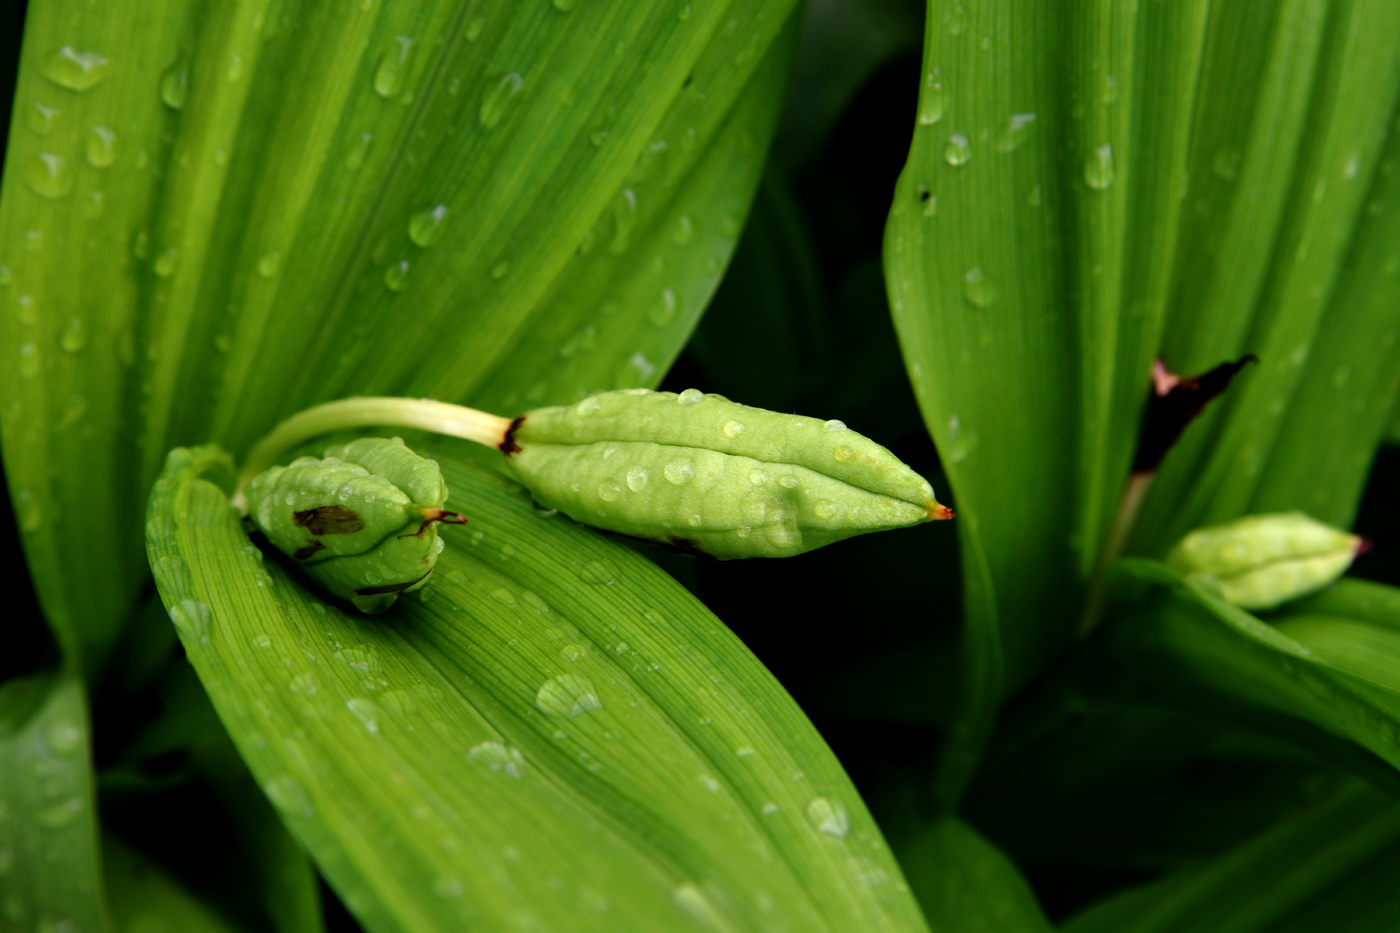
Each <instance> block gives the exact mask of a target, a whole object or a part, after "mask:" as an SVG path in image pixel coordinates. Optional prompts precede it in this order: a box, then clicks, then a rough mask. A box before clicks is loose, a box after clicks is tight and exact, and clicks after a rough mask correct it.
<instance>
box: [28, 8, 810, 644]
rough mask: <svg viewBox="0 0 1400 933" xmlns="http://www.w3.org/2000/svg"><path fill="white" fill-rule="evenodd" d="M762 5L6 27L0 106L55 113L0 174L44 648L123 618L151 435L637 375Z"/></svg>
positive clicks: (718, 189)
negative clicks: (7, 79)
mask: <svg viewBox="0 0 1400 933" xmlns="http://www.w3.org/2000/svg"><path fill="white" fill-rule="evenodd" d="M794 6H795V4H794V2H793V0H766V2H762V3H737V2H735V3H727V4H721V5H690V4H685V3H671V4H662V5H658V4H645V3H643V4H633V5H625V6H618V5H615V4H606V3H577V4H576V3H558V4H553V5H551V4H545V3H537V4H530V5H528V6H518V5H500V4H498V5H495V8H493V9H485V8H483V7H481V5H479V4H463V3H460V2H449V0H439V2H435V0H418V2H412V3H394V4H383V3H379V4H376V3H369V4H366V5H362V6H360V7H357V8H355V9H354V10H352V11H348V12H347V11H345V10H343V9H342V8H341V7H340V6H339V5H336V4H330V3H326V2H318V0H290V2H287V3H276V4H274V3H271V2H270V0H249V2H244V3H239V4H235V5H232V6H230V5H227V4H213V3H201V2H196V0H184V2H181V3H179V4H176V5H173V6H170V5H167V6H166V7H163V8H162V9H161V11H160V15H159V16H153V15H152V14H151V13H150V12H149V10H148V9H147V8H146V7H145V6H143V5H141V4H139V3H136V2H133V0H126V2H117V3H112V4H107V5H105V6H103V7H101V8H87V7H71V6H70V5H67V4H64V3H62V2H59V0H48V2H43V3H36V4H34V5H32V6H31V8H30V9H29V13H28V18H27V22H26V37H25V45H24V50H23V55H22V59H21V62H20V73H19V81H18V85H17V99H18V100H19V101H20V104H21V107H22V108H29V109H33V108H34V107H35V106H36V105H42V108H43V109H42V110H36V111H35V113H39V114H41V115H43V114H49V113H50V112H51V111H56V113H54V115H53V116H52V117H51V118H50V117H45V118H44V121H43V123H42V126H40V127H39V129H36V130H32V131H30V132H19V133H16V134H15V136H14V138H13V139H12V141H11V145H10V147H9V150H8V152H7V170H6V173H5V180H4V188H3V194H4V197H3V200H0V268H3V272H0V283H3V284H0V291H3V294H4V296H5V301H6V303H7V305H8V304H9V303H10V302H14V306H15V308H16V309H17V312H18V313H15V314H11V313H6V314H5V315H0V354H3V356H4V358H5V359H6V360H8V361H10V362H9V363H8V364H7V365H5V366H4V367H0V395H3V397H4V405H3V406H0V418H3V425H2V426H3V429H4V444H5V461H6V469H7V472H8V476H9V478H10V481H11V487H12V489H13V490H14V495H15V501H16V505H17V508H18V511H19V514H20V518H21V524H22V527H23V529H24V531H25V539H26V548H27V551H28V554H29V558H30V562H31V566H32V568H33V571H34V575H35V578H36V580H37V581H38V584H39V588H40V590H41V598H42V601H43V604H44V606H45V611H46V613H47V615H48V616H49V618H50V621H51V623H52V624H53V625H54V626H55V628H56V630H57V632H58V633H59V637H60V640H61V641H62V643H63V646H64V648H65V650H66V651H67V653H68V654H69V656H72V657H77V656H78V653H79V652H80V650H81V651H82V652H83V654H84V664H85V665H86V666H87V667H88V669H89V670H95V669H96V668H97V667H98V666H99V665H100V663H101V661H102V659H103V658H104V656H105V655H106V653H107V650H108V648H109V646H110V644H111V642H112V641H113V640H114V638H115V637H116V634H117V632H118V631H119V630H120V628H121V627H122V626H123V625H124V624H125V619H126V616H127V613H128V612H129V610H130V608H131V606H132V604H133V601H134V597H135V593H136V589H137V588H138V587H139V586H140V585H141V583H142V581H143V580H144V574H145V571H144V568H143V564H142V561H141V550H140V538H139V529H140V526H141V512H140V509H141V506H142V503H143V502H144V500H145V497H146V492H147V490H148V488H149V484H150V483H151V481H152V480H153V479H154V477H155V474H156V472H157V470H158V468H159V466H160V463H161V460H162V458H163V457H164V455H165V452H166V450H167V449H168V448H169V447H170V446H171V445H172V444H176V443H194V442H202V441H206V440H215V441H217V442H219V443H222V444H224V445H225V446H227V447H229V448H230V449H233V450H235V451H238V450H242V449H244V448H245V447H246V446H247V445H248V444H249V443H250V442H251V441H252V440H254V439H255V438H256V437H257V436H259V435H260V434H261V433H263V432H264V431H266V430H267V429H268V428H269V427H270V426H271V425H272V424H274V423H275V422H276V421H277V420H278V419H280V418H281V417H283V416H285V415H287V414H290V413H291V412H293V411H295V410H297V409H299V408H302V407H305V406H306V405H307V404H309V403H312V402H315V401H320V400H325V399H330V398H336V397H339V396H344V395H347V394H355V393H360V394H405V395H431V396H434V397H438V398H444V399H456V400H474V401H476V402H478V403H480V404H483V405H485V406H487V407H492V406H505V405H519V406H520V408H522V409H523V408H526V407H533V405H535V404H546V403H552V402H567V401H570V400H571V399H572V398H574V397H575V395H576V393H578V392H585V393H586V392H591V391H594V390H596V389H599V388H610V387H614V386H617V385H639V384H654V383H655V382H656V381H658V380H659V379H660V377H661V374H662V373H663V372H664V370H665V367H666V366H667V365H669V363H670V361H671V360H672V359H673V358H674V357H675V355H676V354H677V352H678V351H679V348H680V346H681V344H682V342H683V341H684V339H685V337H686V335H687V334H688V333H689V331H690V330H691V328H692V327H693V326H694V323H695V320H696V318H697V317H698V315H699V314H700V311H701V310H702V309H703V307H704V305H705V303H706V301H707V300H708V298H709V295H710V293H711V292H712V291H713V289H714V288H715V286H716V284H717V282H718V279H719V275H720V273H721V272H722V271H723V268H724V265H725V263H726V262H727V261H728V257H729V255H730V253H731V252H732V249H733V246H734V243H735V240H736V238H737V236H738V233H739V230H740V227H741V226H742V223H743V219H744V215H745V213H746V212H747V208H748V203H749V200H750V199H751V197H752V194H753V191H754V189H755V187H756V185H757V183H758V177H759V173H760V170H761V165H762V161H763V156H764V153H765V151H766V149H767V144H768V139H769V137H770V135H771V132H772V127H773V125H774V123H775V121H776V118H777V106H778V102H779V100H780V98H781V95H782V92H783V88H784V86H785V75H786V70H787V64H788V62H789V60H790V56H791V51H792V47H793V45H794V39H795V36H796V28H795V25H796V20H795V17H794V15H793V10H794ZM75 268H80V269H82V275H74V274H73V270H74V269H75ZM505 413H507V414H513V413H514V412H513V411H507V412H505ZM78 463H81V464H82V465H83V468H82V469H67V468H64V469H58V470H55V469H54V466H55V464H65V465H66V464H78ZM71 503H81V504H82V505H81V508H77V507H73V506H72V505H70V504H71ZM78 540H82V541H83V546H82V547H81V548H77V547H73V546H72V542H74V541H78ZM75 581H82V584H81V585H76V582H75Z"/></svg>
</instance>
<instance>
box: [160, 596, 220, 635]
mask: <svg viewBox="0 0 1400 933" xmlns="http://www.w3.org/2000/svg"><path fill="white" fill-rule="evenodd" d="M213 618H214V616H213V613H212V612H211V611H210V610H209V607H208V606H207V605H205V604H204V603H202V602H200V601H199V600H197V599H182V600H180V601H179V602H178V603H176V604H175V605H174V606H171V607H170V621H171V622H174V623H175V628H177V629H178V630H179V631H180V633H181V634H182V635H184V636H185V637H186V638H193V639H197V640H198V641H199V643H200V644H202V645H207V644H209V630H210V627H211V625H212V622H213Z"/></svg>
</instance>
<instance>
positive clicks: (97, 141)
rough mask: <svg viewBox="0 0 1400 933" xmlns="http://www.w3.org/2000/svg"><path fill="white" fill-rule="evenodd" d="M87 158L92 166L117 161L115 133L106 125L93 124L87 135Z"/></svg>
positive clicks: (98, 166)
mask: <svg viewBox="0 0 1400 933" xmlns="http://www.w3.org/2000/svg"><path fill="white" fill-rule="evenodd" d="M87 160H88V165H91V166H92V167H93V168H106V167H107V166H109V165H111V164H112V163H113V162H115V161H117V134H116V133H115V132H114V131H113V130H112V129H111V128H110V127H106V126H94V127H93V128H92V131H91V132H90V133H88V137H87Z"/></svg>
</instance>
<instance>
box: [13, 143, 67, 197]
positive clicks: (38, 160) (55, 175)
mask: <svg viewBox="0 0 1400 933" xmlns="http://www.w3.org/2000/svg"><path fill="white" fill-rule="evenodd" d="M23 174H24V183H25V184H26V185H28V186H29V190H30V191H33V192H34V193H35V194H37V195H40V196H42V197H45V198H62V197H66V196H67V195H68V193H69V192H70V191H72V190H73V173H72V172H70V171H68V160H67V159H65V158H63V156H61V155H58V154H57V153H54V152H39V153H31V154H29V155H27V156H25V157H24V173H23Z"/></svg>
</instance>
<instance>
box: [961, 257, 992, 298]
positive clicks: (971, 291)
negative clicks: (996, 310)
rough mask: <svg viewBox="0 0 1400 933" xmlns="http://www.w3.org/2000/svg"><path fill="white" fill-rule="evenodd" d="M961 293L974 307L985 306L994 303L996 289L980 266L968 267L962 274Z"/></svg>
mask: <svg viewBox="0 0 1400 933" xmlns="http://www.w3.org/2000/svg"><path fill="white" fill-rule="evenodd" d="M963 294H964V295H966V296H967V300H968V302H969V303H970V304H972V305H973V306H974V307H978V308H987V307H991V305H993V304H995V303H996V300H997V290H996V286H994V285H993V284H992V281H991V280H990V279H989V278H987V276H986V274H985V273H984V272H983V271H982V267H981V266H974V267H973V268H971V269H968V270H967V272H966V273H965V274H964V275H963Z"/></svg>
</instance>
